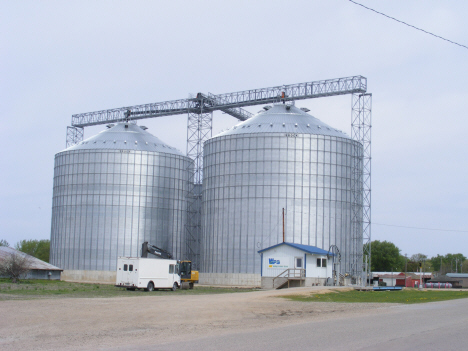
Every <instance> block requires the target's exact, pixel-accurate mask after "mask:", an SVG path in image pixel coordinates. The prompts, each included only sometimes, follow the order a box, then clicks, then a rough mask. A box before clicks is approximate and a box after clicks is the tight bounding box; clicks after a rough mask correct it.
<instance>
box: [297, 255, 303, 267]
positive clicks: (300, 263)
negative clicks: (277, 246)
mask: <svg viewBox="0 0 468 351" xmlns="http://www.w3.org/2000/svg"><path fill="white" fill-rule="evenodd" d="M296 268H302V258H300V257H296Z"/></svg>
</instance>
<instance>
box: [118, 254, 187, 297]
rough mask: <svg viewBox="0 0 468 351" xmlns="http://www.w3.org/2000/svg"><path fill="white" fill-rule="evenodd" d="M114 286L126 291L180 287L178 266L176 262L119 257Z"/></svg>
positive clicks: (174, 288)
mask: <svg viewBox="0 0 468 351" xmlns="http://www.w3.org/2000/svg"><path fill="white" fill-rule="evenodd" d="M115 286H117V287H120V288H127V290H135V289H146V290H147V291H153V290H154V289H172V290H173V291H175V290H176V289H177V288H179V287H180V275H179V264H178V263H177V261H176V260H168V259H158V258H143V257H119V258H118V259H117V280H116V282H115Z"/></svg>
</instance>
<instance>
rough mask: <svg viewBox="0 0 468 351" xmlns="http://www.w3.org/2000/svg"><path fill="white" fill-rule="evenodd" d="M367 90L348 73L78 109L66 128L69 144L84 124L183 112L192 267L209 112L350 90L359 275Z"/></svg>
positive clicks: (242, 115) (365, 211) (356, 269)
mask: <svg viewBox="0 0 468 351" xmlns="http://www.w3.org/2000/svg"><path fill="white" fill-rule="evenodd" d="M366 91H367V79H366V78H365V77H363V76H352V77H345V78H338V79H328V80H320V81H312V82H306V83H299V84H290V85H282V86H276V87H270V88H261V89H251V90H244V91H238V92H234V93H227V94H219V95H215V94H211V93H208V94H202V93H198V94H197V96H196V97H195V98H189V99H180V100H171V101H164V102H157V103H150V104H144V105H135V106H129V107H121V108H115V109H108V110H102V111H96V112H88V113H80V114H75V115H73V116H72V121H71V127H67V147H69V146H72V145H75V144H77V143H79V142H80V141H82V140H83V130H84V129H83V128H84V127H86V126H92V125H99V124H107V123H115V122H122V121H136V120H139V119H146V118H155V117H163V116H172V115H179V114H185V113H187V114H188V123H187V156H189V157H191V158H192V159H193V160H194V169H193V172H192V174H191V182H190V192H189V220H188V225H187V234H188V240H187V245H188V255H189V256H190V258H191V259H192V261H193V262H194V264H195V266H196V265H197V264H198V253H199V246H200V232H201V184H202V179H203V174H202V172H203V143H204V142H205V141H206V140H207V139H209V138H210V137H211V133H212V120H213V111H217V110H219V111H222V112H225V113H227V114H229V115H231V116H233V117H235V118H237V119H238V120H241V121H245V120H247V119H248V118H250V117H251V116H252V114H251V113H250V112H248V111H246V110H244V109H242V107H245V106H253V105H262V104H268V103H275V102H280V101H283V102H285V101H294V100H304V99H313V98H319V97H327V96H336V95H346V94H352V117H351V136H352V138H353V139H354V140H356V141H357V142H358V143H359V144H361V145H362V148H363V149H362V150H363V152H362V153H361V152H360V151H358V150H360V149H361V148H360V147H359V146H358V145H357V146H356V150H355V154H354V157H353V159H354V161H353V176H354V178H353V191H352V196H353V215H352V218H353V220H352V223H353V225H352V227H353V229H352V234H351V240H352V241H353V247H354V249H355V252H356V254H355V255H354V256H355V257H353V262H354V263H353V267H351V270H352V274H353V275H354V276H355V277H356V278H357V279H360V277H361V275H362V271H363V255H368V256H369V260H370V249H371V247H370V241H371V206H370V204H371V181H370V179H371V178H370V176H371V112H372V95H371V94H365V93H366ZM361 170H362V171H361ZM363 241H364V244H369V245H366V248H365V249H364V251H365V252H363V248H362V244H363ZM369 265H370V262H369Z"/></svg>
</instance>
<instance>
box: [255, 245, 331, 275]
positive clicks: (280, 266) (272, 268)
mask: <svg viewBox="0 0 468 351" xmlns="http://www.w3.org/2000/svg"><path fill="white" fill-rule="evenodd" d="M296 257H301V258H302V262H303V263H302V264H303V266H305V267H303V268H305V269H306V278H328V277H331V276H332V271H333V267H332V260H331V259H330V260H329V259H327V256H326V255H315V254H306V253H305V252H304V251H302V250H299V249H296V248H294V247H291V246H288V245H280V246H277V247H275V248H272V249H270V250H267V251H265V252H263V257H262V277H276V276H278V275H279V274H281V273H282V272H284V271H285V270H286V269H288V268H295V267H294V263H295V258H296ZM317 258H325V259H327V267H317ZM271 260H273V261H271Z"/></svg>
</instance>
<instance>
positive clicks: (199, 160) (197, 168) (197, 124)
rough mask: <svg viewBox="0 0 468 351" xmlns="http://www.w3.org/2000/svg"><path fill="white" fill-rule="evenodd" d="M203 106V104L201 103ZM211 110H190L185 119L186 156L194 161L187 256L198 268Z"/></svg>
mask: <svg viewBox="0 0 468 351" xmlns="http://www.w3.org/2000/svg"><path fill="white" fill-rule="evenodd" d="M201 106H203V104H201ZM212 122H213V112H204V110H203V107H201V108H200V110H199V111H197V113H194V112H192V111H190V112H189V113H188V120H187V156H188V157H190V158H191V159H192V160H193V161H194V167H193V172H190V177H191V179H190V181H189V198H188V212H187V216H188V218H187V225H186V226H185V229H186V233H187V236H186V238H187V241H186V244H187V255H188V256H187V258H188V259H189V260H191V261H192V262H193V264H194V269H198V267H197V266H198V262H199V255H200V238H201V196H202V194H201V190H202V181H203V143H204V142H205V141H206V140H208V139H210V138H211V136H212V124H213V123H212Z"/></svg>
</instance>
